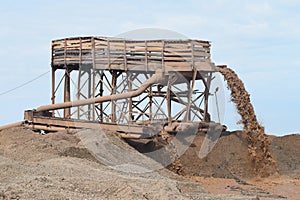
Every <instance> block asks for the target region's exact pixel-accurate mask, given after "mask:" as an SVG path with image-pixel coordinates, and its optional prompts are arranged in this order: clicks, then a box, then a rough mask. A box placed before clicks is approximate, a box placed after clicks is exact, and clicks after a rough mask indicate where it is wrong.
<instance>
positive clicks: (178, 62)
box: [52, 37, 215, 71]
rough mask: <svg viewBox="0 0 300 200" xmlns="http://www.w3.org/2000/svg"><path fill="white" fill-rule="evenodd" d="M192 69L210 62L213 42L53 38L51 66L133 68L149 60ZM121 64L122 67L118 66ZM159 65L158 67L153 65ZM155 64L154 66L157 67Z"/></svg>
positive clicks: (186, 69)
mask: <svg viewBox="0 0 300 200" xmlns="http://www.w3.org/2000/svg"><path fill="white" fill-rule="evenodd" d="M152 62H154V63H155V64H157V65H161V66H162V65H167V66H169V67H171V66H174V67H175V68H178V69H179V68H180V71H190V70H192V68H191V66H194V67H197V69H200V70H203V71H215V69H214V67H213V65H212V67H207V66H208V64H210V63H211V61H210V43H209V42H207V41H201V40H149V41H139V40H137V41H135V40H124V39H119V38H106V37H78V38H66V39H62V40H54V41H52V66H54V67H55V66H57V67H62V65H64V68H67V67H68V66H67V65H73V66H76V65H79V63H81V64H91V65H93V66H94V68H97V69H107V67H109V68H110V69H112V70H114V69H118V70H119V69H121V70H130V69H131V68H134V67H135V66H134V65H143V64H144V65H145V69H146V68H147V71H148V67H147V65H149V64H150V63H152ZM118 65H120V66H118ZM154 68H156V67H154ZM154 68H153V67H152V69H154Z"/></svg>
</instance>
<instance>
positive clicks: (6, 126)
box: [0, 122, 23, 131]
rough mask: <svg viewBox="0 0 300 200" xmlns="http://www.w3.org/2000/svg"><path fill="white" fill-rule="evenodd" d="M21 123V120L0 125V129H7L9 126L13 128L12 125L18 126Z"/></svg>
mask: <svg viewBox="0 0 300 200" xmlns="http://www.w3.org/2000/svg"><path fill="white" fill-rule="evenodd" d="M22 124H23V122H16V123H12V124H7V125H4V126H0V131H2V130H5V129H9V128H13V127H18V126H21V125H22Z"/></svg>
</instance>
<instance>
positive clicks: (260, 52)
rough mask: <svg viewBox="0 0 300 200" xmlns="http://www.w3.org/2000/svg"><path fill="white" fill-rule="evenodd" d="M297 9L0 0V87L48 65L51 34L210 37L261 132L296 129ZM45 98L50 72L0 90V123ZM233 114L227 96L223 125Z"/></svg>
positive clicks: (281, 2) (277, 1)
mask: <svg viewBox="0 0 300 200" xmlns="http://www.w3.org/2000/svg"><path fill="white" fill-rule="evenodd" d="M299 9H300V3H299V1H297V0H273V1H259V0H253V1H241V0H230V1H229V0H228V1H225V0H211V1H201V0H198V1H197V0H186V1H174V0H173V1H171V0H165V1H158V0H157V1H156V0H152V1H133V0H131V1H130V0H123V1H113V2H110V1H101V0H100V1H99V0H98V1H96V0H95V1H92V0H85V1H78V0H72V1H71V0H70V1H69V0H65V1H56V3H54V1H46V0H45V1H33V0H28V1H18V2H16V1H1V6H0V27H1V29H0V60H1V63H0V74H1V79H0V81H1V82H0V83H1V84H0V93H2V92H4V91H6V90H8V89H11V88H13V87H15V86H18V85H19V84H22V83H24V82H26V81H28V80H30V79H32V78H34V77H36V76H38V75H40V74H42V73H44V72H46V71H47V70H49V69H50V42H51V40H53V39H57V38H64V37H70V36H80V35H96V36H98V35H99V36H115V35H118V34H120V33H123V32H126V31H130V30H133V29H138V28H148V27H152V28H163V29H170V30H173V31H176V32H179V33H182V34H184V35H186V36H187V37H189V38H194V39H203V40H209V41H211V42H212V60H213V61H214V62H215V63H216V64H227V65H228V66H230V67H232V68H233V69H234V70H235V71H236V72H237V73H238V75H239V76H240V77H241V78H242V79H243V81H244V83H245V86H246V88H247V89H248V91H249V93H250V94H251V100H252V102H253V105H254V107H255V111H256V113H257V116H258V119H259V121H260V122H261V123H262V124H263V125H264V126H265V127H266V131H267V132H268V133H270V134H276V135H283V134H288V133H296V132H300V125H299V117H298V113H299V111H300V109H299V103H298V102H300V94H299V91H300V90H299V85H300V79H299V78H298V76H299V74H300V56H299V50H298V48H299V47H298V46H299V44H300V37H299V35H300V28H299V21H300V14H299ZM48 103H50V73H49V74H47V75H46V76H44V77H43V78H41V79H39V80H37V81H35V82H34V83H31V84H29V85H27V86H26V87H23V88H20V89H17V90H14V91H13V92H11V93H8V94H5V95H1V96H0V125H3V124H7V123H11V122H15V121H20V120H22V117H23V111H24V110H26V109H32V108H36V107H38V106H39V105H44V104H48ZM238 119H239V116H238V114H237V113H236V112H235V109H234V106H233V105H232V104H231V103H229V95H228V94H227V99H226V115H225V124H227V125H228V127H229V128H230V129H236V128H241V127H240V126H238V125H236V124H235V122H236V121H237V120H238Z"/></svg>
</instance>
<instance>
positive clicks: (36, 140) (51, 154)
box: [0, 127, 300, 199]
mask: <svg viewBox="0 0 300 200" xmlns="http://www.w3.org/2000/svg"><path fill="white" fill-rule="evenodd" d="M76 134H77V133H68V132H58V133H54V134H47V135H41V134H38V133H34V132H32V131H31V130H27V129H24V128H22V127H18V128H12V129H9V130H4V131H1V132H0V174H1V175H0V199H258V198H259V199H299V198H300V194H299V191H300V190H299V188H300V180H299V178H300V176H299V173H298V171H297V170H298V168H299V165H296V164H297V162H299V157H297V151H296V150H295V149H293V152H294V154H290V156H289V159H288V158H286V154H287V153H288V150H286V149H285V148H284V147H285V146H286V145H283V146H280V145H281V144H282V143H283V142H284V141H287V140H286V139H282V138H280V139H277V138H275V137H274V138H273V140H275V142H274V144H276V145H275V146H274V149H275V150H276V149H280V151H279V152H280V153H278V154H276V155H277V157H278V158H280V159H281V156H283V157H285V159H282V160H283V161H284V162H287V164H281V165H279V166H280V169H281V170H282V172H283V175H277V176H274V177H270V178H265V179H257V178H254V177H251V176H243V174H245V171H243V169H242V167H240V166H239V168H238V169H239V170H238V171H239V172H238V173H233V174H234V176H232V173H231V177H230V176H229V175H230V174H229V173H227V172H228V170H227V171H226V170H224V172H226V173H224V174H225V175H224V174H223V175H222V170H219V171H218V172H217V173H213V172H212V171H213V170H208V169H209V167H210V166H213V165H214V164H216V160H218V159H219V158H215V159H214V160H213V162H211V163H210V160H212V159H211V158H209V157H208V158H207V161H206V162H205V164H202V165H201V162H199V161H198V162H191V159H194V160H196V159H195V158H191V159H190V163H191V164H192V166H194V172H193V173H192V168H190V173H187V172H189V171H188V169H185V171H186V172H185V173H186V175H185V176H179V175H177V174H174V173H172V172H170V171H169V170H166V169H160V170H157V171H154V172H149V173H140V174H132V173H126V172H122V171H117V170H114V169H112V168H110V167H108V166H106V165H104V164H103V163H101V162H99V161H98V160H96V159H95V157H94V156H92V155H91V153H90V152H89V151H88V150H87V149H86V148H85V146H83V145H82V142H81V141H80V139H78V137H77V135H76ZM230 137H232V138H234V137H236V138H240V137H237V136H235V135H234V134H231V135H230ZM232 138H228V136H226V137H223V139H222V140H220V141H219V142H218V143H217V145H216V148H215V150H216V152H214V151H213V152H212V154H210V155H209V156H212V155H215V154H217V153H218V151H219V148H220V149H221V150H222V151H223V154H224V155H225V156H224V155H223V156H222V157H224V158H231V159H233V158H232V157H230V156H228V155H227V154H229V155H231V151H233V150H234V149H231V150H230V151H229V150H228V151H227V152H226V151H224V145H227V143H226V141H227V140H228V142H230V141H232ZM297 138H298V135H297V136H294V138H288V140H291V141H293V142H294V141H295V140H296V139H297ZM198 140H199V142H200V141H201V137H200V138H198ZM223 140H225V141H223ZM282 140H284V141H282ZM117 144H118V145H119V146H122V148H124V149H125V150H130V151H134V150H133V149H132V148H131V147H130V146H129V145H127V144H126V143H125V142H123V141H121V140H120V141H118V142H117ZM241 144H242V143H241ZM295 144H296V145H298V144H299V143H297V140H296V142H295ZM193 146H196V147H197V142H196V145H193ZM196 147H193V150H196V149H197V148H196ZM221 147H222V148H223V149H222V148H221ZM298 147H299V146H298ZM237 148H238V146H237ZM225 149H226V148H225ZM291 149H292V147H291ZM246 150H247V148H246ZM284 151H285V152H284ZM136 153H137V154H139V153H138V152H136ZM188 153H191V152H188ZM241 155H243V150H241ZM137 156H143V155H142V154H139V155H137ZM184 159H187V158H185V157H183V160H184ZM244 159H245V158H244ZM243 162H244V161H241V163H243ZM295 162H296V163H295ZM221 163H222V159H221ZM196 164H199V166H198V168H197V167H196ZM216 165H217V166H218V164H216ZM223 165H224V166H225V164H224V163H223ZM185 166H186V165H185ZM219 166H221V168H222V165H219ZM234 166H236V165H234ZM288 166H290V168H293V170H288ZM201 168H203V169H201ZM216 168H217V167H216ZM223 168H224V169H225V168H227V169H228V168H230V169H234V168H233V166H230V165H228V166H226V167H223ZM213 169H214V168H213ZM247 170H248V169H247ZM247 170H246V171H247ZM200 171H202V172H201V173H199V172H200ZM225 177H226V178H225Z"/></svg>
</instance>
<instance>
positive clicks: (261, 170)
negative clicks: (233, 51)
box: [217, 66, 278, 177]
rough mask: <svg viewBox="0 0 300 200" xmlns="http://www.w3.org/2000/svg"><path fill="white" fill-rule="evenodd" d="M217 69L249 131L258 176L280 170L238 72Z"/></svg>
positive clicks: (254, 165)
mask: <svg viewBox="0 0 300 200" xmlns="http://www.w3.org/2000/svg"><path fill="white" fill-rule="evenodd" d="M217 70H218V71H219V72H220V73H221V74H222V75H223V76H224V78H225V80H226V81H227V85H228V88H229V89H230V91H231V100H232V101H233V102H234V103H235V105H236V109H237V111H238V113H239V114H240V116H241V118H242V120H241V121H242V124H243V126H244V131H245V132H246V133H247V141H248V151H249V154H250V158H251V159H252V162H253V168H254V169H255V173H256V174H257V175H258V176H262V177H265V176H269V175H271V174H274V173H276V172H278V167H277V164H276V162H275V161H274V159H273V158H272V156H271V153H270V150H269V146H270V139H269V137H268V136H267V135H266V134H265V131H264V127H263V126H261V125H260V124H259V123H258V121H257V118H256V115H255V113H254V108H253V106H252V104H251V102H250V95H249V93H248V92H247V91H246V89H245V86H244V84H243V82H242V80H241V79H239V77H238V76H237V74H236V73H235V72H234V71H233V70H232V69H230V68H228V67H226V66H217Z"/></svg>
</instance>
